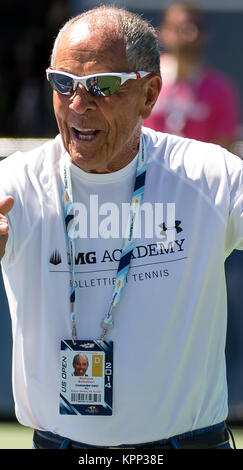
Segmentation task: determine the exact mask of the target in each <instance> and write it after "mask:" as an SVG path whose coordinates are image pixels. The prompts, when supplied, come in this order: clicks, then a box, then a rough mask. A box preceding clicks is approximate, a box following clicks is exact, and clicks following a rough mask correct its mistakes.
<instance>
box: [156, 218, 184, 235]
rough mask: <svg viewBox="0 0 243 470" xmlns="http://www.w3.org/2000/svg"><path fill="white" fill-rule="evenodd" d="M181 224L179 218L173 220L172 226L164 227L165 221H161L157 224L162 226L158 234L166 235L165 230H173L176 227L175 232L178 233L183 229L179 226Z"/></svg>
mask: <svg viewBox="0 0 243 470" xmlns="http://www.w3.org/2000/svg"><path fill="white" fill-rule="evenodd" d="M180 225H181V220H175V225H174V227H166V225H165V223H164V222H163V223H162V224H160V225H159V227H160V228H162V231H161V232H160V235H164V236H165V235H166V232H167V230H174V229H176V233H180V232H182V231H183V229H182V228H181V227H180Z"/></svg>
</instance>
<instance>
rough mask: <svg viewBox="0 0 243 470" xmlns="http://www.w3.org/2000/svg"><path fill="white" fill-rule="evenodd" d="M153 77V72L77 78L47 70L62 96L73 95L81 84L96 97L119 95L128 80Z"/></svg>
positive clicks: (48, 78)
mask: <svg viewBox="0 0 243 470" xmlns="http://www.w3.org/2000/svg"><path fill="white" fill-rule="evenodd" d="M151 75H153V73H152V72H142V71H140V72H130V73H125V72H122V73H97V74H96V75H86V76H85V77H77V76H76V75H72V74H71V73H67V72H60V71H58V70H53V69H52V68H48V69H47V70H46V76H47V80H48V81H49V82H50V84H51V86H52V88H53V89H54V90H55V91H58V93H61V94H62V95H71V94H72V93H73V92H74V91H75V90H76V89H77V86H78V84H79V83H82V85H83V86H84V88H85V89H86V90H87V91H88V92H89V93H91V95H94V96H109V95H113V94H114V93H117V92H118V91H119V89H120V87H121V86H122V85H123V84H124V83H125V82H126V81H127V80H138V79H141V78H145V77H149V76H151Z"/></svg>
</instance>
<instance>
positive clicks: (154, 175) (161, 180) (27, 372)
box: [0, 7, 243, 449]
mask: <svg viewBox="0 0 243 470" xmlns="http://www.w3.org/2000/svg"><path fill="white" fill-rule="evenodd" d="M47 78H48V80H49V82H50V84H51V85H52V87H53V89H54V92H53V100H54V110H55V115H56V119H57V123H58V127H59V130H60V135H58V136H57V137H56V138H55V139H54V140H51V141H50V142H48V143H47V144H45V145H44V146H42V147H40V148H38V149H35V150H33V151H31V152H29V153H27V154H24V155H20V154H19V153H17V154H16V155H13V156H11V157H9V158H8V159H7V160H6V161H5V162H4V163H1V176H0V196H1V198H2V200H1V203H0V208H1V210H0V212H1V213H2V216H1V228H0V230H1V232H0V233H1V254H2V256H3V258H2V267H3V275H4V282H5V287H6V291H7V295H8V299H9V305H10V311H11V316H12V321H13V343H14V347H13V361H14V368H13V388H14V397H15V403H16V413H17V418H18V420H19V421H20V422H21V423H22V424H24V425H27V426H30V427H32V428H34V429H35V432H34V445H35V447H36V448H44V449H48V448H84V449H88V448H100V447H102V448H112V447H119V446H121V447H123V448H124V447H125V448H134V447H138V448H151V449H153V448H159V449H164V448H165V449H167V448H225V447H226V448H229V443H228V431H227V428H226V424H225V419H226V418H227V411H228V409H227V384H226V372H225V356H224V348H225V332H226V323H227V315H226V289H225V278H224V260H225V258H226V257H227V256H228V255H229V254H230V252H231V251H232V250H233V249H234V248H239V249H240V248H243V241H242V234H243V233H242V232H243V228H242V219H240V217H241V211H242V192H241V191H242V187H241V181H242V180H241V179H240V178H241V175H242V162H241V160H240V159H239V158H238V157H236V156H234V155H232V154H230V153H228V152H227V151H226V150H224V149H222V148H221V147H218V146H215V145H213V144H205V143H201V142H196V141H191V140H189V139H184V138H181V137H175V136H172V135H165V134H162V133H156V132H155V131H152V130H150V129H146V128H144V127H142V123H143V121H144V120H145V119H146V118H147V117H148V116H149V114H150V112H151V110H152V107H153V105H154V103H155V101H156V99H157V97H158V94H159V91H160V88H161V77H160V70H159V53H158V48H157V42H156V34H155V32H154V30H153V28H151V27H150V26H149V25H148V24H147V23H146V22H144V21H143V20H142V19H141V18H140V17H138V16H136V15H133V14H131V13H129V12H126V11H124V10H122V9H116V8H113V7H100V8H97V9H94V10H90V11H88V12H86V13H84V14H82V15H80V16H78V17H75V18H74V19H72V20H70V21H69V22H68V23H67V24H66V25H65V26H64V27H63V29H62V30H61V31H60V32H59V35H58V37H57V39H56V42H55V45H54V49H53V53H52V59H51V66H50V68H49V69H48V70H47ZM13 202H14V204H13ZM6 241H7V242H6ZM3 254H4V255H3ZM83 353H87V354H88V355H89V359H90V361H89V363H90V365H89V370H90V374H89V378H86V379H85V380H84V378H82V379H81V382H80V383H77V380H76V379H75V380H76V382H73V380H74V378H70V376H71V375H72V374H71V373H70V372H71V371H72V364H73V359H74V356H75V355H76V354H83ZM141 355H142V356H143V361H141ZM50 357H51V358H52V360H51V361H50ZM113 360H114V362H113ZM16 363H17V367H16V365H15V364H16ZM36 363H38V364H39V367H38V369H37V368H36V366H35V365H36ZM47 365H48V367H47ZM57 371H59V372H57Z"/></svg>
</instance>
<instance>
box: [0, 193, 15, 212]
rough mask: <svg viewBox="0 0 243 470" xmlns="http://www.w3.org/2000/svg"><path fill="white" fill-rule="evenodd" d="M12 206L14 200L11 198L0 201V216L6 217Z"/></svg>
mask: <svg viewBox="0 0 243 470" xmlns="http://www.w3.org/2000/svg"><path fill="white" fill-rule="evenodd" d="M13 205H14V198H13V197H12V196H6V197H5V198H4V199H2V200H1V201H0V214H3V215H6V214H7V213H8V212H9V211H11V209H12V207H13Z"/></svg>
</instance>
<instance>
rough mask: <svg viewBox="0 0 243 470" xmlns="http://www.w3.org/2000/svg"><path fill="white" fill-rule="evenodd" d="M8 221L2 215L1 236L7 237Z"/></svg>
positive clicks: (0, 218) (0, 217) (0, 221)
mask: <svg viewBox="0 0 243 470" xmlns="http://www.w3.org/2000/svg"><path fill="white" fill-rule="evenodd" d="M8 229H9V226H8V219H7V218H6V217H4V216H3V215H1V214H0V235H6V234H7V233H8Z"/></svg>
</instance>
